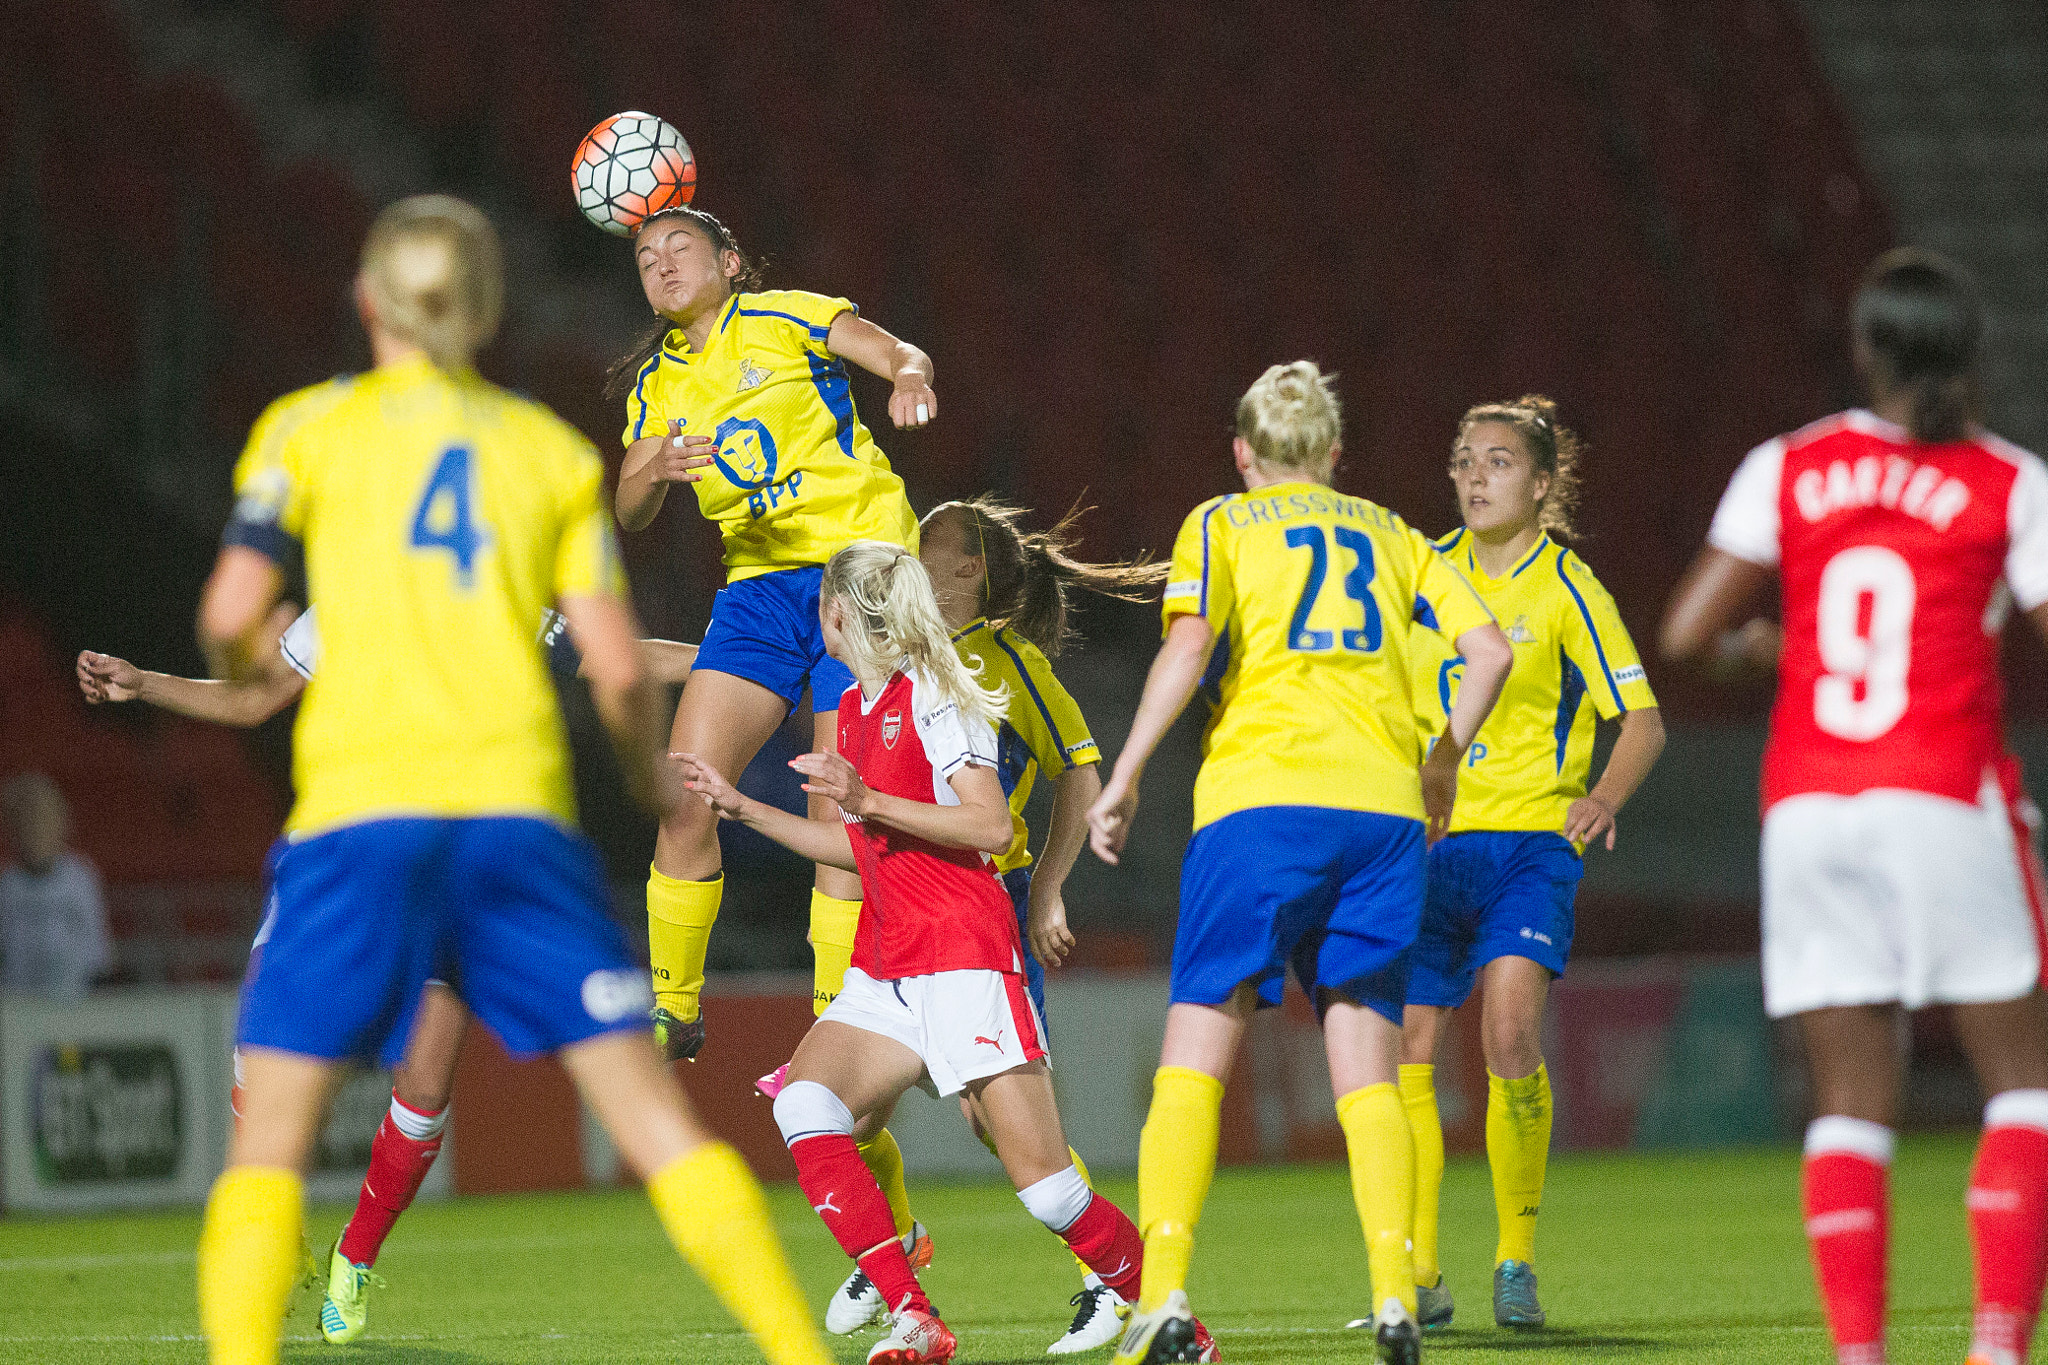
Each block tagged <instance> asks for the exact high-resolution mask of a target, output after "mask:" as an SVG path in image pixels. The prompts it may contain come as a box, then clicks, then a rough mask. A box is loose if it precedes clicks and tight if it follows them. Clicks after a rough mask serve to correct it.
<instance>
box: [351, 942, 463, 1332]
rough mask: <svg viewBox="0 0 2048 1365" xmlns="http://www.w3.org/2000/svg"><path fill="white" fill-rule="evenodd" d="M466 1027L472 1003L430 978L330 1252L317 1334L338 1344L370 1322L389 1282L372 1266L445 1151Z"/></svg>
mask: <svg viewBox="0 0 2048 1365" xmlns="http://www.w3.org/2000/svg"><path fill="white" fill-rule="evenodd" d="M468 1030H469V1010H468V1009H467V1008H465V1007H464V1005H463V1003H462V1001H461V1000H460V999H459V998H458V997H457V996H456V994H455V992H454V991H452V990H450V989H449V988H448V987H447V986H446V985H444V984H442V983H441V982H438V981H433V982H429V983H428V984H427V986H426V988H425V990H424V991H422V992H421V994H420V1007H419V1012H418V1014H417V1015H415V1016H414V1019H413V1027H412V1036H411V1037H410V1038H409V1039H407V1040H406V1047H405V1057H404V1059H403V1060H401V1061H400V1062H399V1064H398V1067H397V1069H396V1070H395V1071H394V1072H393V1073H392V1085H391V1111H390V1112H389V1113H388V1114H386V1115H385V1116H384V1121H383V1123H381V1124H379V1125H378V1128H377V1136H376V1138H375V1139H374V1140H373V1141H372V1142H371V1144H370V1169H369V1171H368V1173H367V1174H365V1175H364V1177H363V1188H362V1190H361V1191H360V1192H359V1193H358V1194H357V1196H356V1207H355V1211H354V1212H353V1213H352V1214H351V1215H350V1216H349V1220H348V1223H347V1225H346V1226H344V1227H343V1228H342V1230H341V1235H340V1236H339V1237H338V1238H336V1239H335V1242H334V1245H333V1246H332V1247H331V1248H330V1249H329V1251H328V1254H327V1292H326V1295H325V1296H324V1298H323V1299H322V1301H321V1304H320V1334H321V1336H323V1337H325V1338H326V1339H327V1340H328V1341H329V1342H330V1343H332V1344H334V1345H336V1346H340V1345H345V1344H347V1343H348V1342H351V1341H354V1340H355V1339H356V1338H357V1337H359V1336H361V1335H362V1334H363V1331H364V1330H365V1328H367V1327H368V1325H369V1291H370V1290H371V1288H373V1287H381V1286H382V1285H383V1283H384V1281H383V1278H382V1277H381V1276H379V1275H377V1274H375V1273H374V1272H373V1271H372V1270H371V1267H372V1266H374V1265H376V1263H377V1255H378V1253H379V1252H380V1251H382V1250H383V1247H384V1239H385V1238H386V1237H388V1236H390V1235H391V1229H392V1228H393V1227H394V1226H396V1225H397V1223H398V1219H399V1216H400V1215H401V1214H403V1213H404V1212H405V1211H406V1209H408V1208H410V1207H411V1206H412V1201H413V1197H414V1196H415V1195H417V1194H418V1193H419V1189H420V1184H421V1182H423V1181H424V1180H425V1179H426V1178H427V1172H428V1171H429V1170H431V1169H433V1165H434V1159H435V1158H436V1157H437V1156H439V1155H440V1153H441V1136H442V1133H443V1131H444V1130H445V1128H446V1126H447V1121H448V1101H449V1098H450V1096H451V1095H452V1094H453V1093H454V1090H455V1064H456V1062H457V1061H458V1060H460V1058H461V1056H462V1040H463V1037H464V1035H465V1034H466V1033H467V1032H468Z"/></svg>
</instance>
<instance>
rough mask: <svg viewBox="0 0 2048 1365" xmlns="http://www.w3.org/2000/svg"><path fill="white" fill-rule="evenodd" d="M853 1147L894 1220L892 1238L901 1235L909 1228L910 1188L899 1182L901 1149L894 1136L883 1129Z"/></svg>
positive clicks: (906, 1232)
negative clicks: (873, 1180) (894, 1226)
mask: <svg viewBox="0 0 2048 1365" xmlns="http://www.w3.org/2000/svg"><path fill="white" fill-rule="evenodd" d="M854 1147H855V1150H857V1151H858V1152H859V1153H860V1159H861V1160H862V1161H864V1162H866V1163H867V1167H868V1170H869V1172H870V1173H872V1174H873V1175H874V1177H875V1183H876V1184H877V1185H880V1186H881V1187H882V1197H883V1198H885V1199H887V1200H888V1201H889V1215H890V1216H891V1217H892V1218H894V1219H895V1220H896V1235H897V1236H898V1237H902V1236H905V1235H906V1234H908V1233H909V1231H910V1226H911V1218H910V1187H909V1186H907V1185H905V1184H904V1183H903V1149H902V1148H901V1147H898V1146H897V1145H896V1136H895V1134H893V1133H891V1132H890V1131H889V1130H888V1129H887V1128H884V1129H883V1130H882V1131H881V1132H879V1133H877V1134H875V1135H874V1136H873V1137H871V1138H869V1139H868V1140H867V1141H866V1142H858V1143H855V1144H854Z"/></svg>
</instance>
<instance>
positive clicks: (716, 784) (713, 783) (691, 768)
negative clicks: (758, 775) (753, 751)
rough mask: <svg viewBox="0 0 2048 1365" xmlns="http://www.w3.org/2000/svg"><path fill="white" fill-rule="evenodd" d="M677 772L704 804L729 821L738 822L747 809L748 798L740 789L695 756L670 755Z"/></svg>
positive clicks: (685, 784) (685, 785)
mask: <svg viewBox="0 0 2048 1365" xmlns="http://www.w3.org/2000/svg"><path fill="white" fill-rule="evenodd" d="M669 758H670V759H671V760H673V762H674V764H675V771H677V772H680V773H681V774H682V776H683V786H684V787H686V788H688V789H689V790H690V791H693V792H695V793H697V795H698V796H700V797H702V798H703V799H704V804H705V805H707V806H709V807H711V809H713V810H715V811H717V812H718V813H719V815H721V816H723V817H724V818H725V819H727V820H737V819H739V818H740V813H741V812H742V811H744V810H745V809H746V806H747V798H746V797H744V796H742V795H740V793H739V789H738V788H736V787H734V786H733V785H732V783H730V782H728V781H726V780H725V778H724V777H723V776H722V775H721V774H720V773H719V771H718V769H716V768H714V767H712V766H711V765H710V764H709V763H706V762H705V761H704V760H703V759H701V758H699V757H697V755H695V754H670V755H669Z"/></svg>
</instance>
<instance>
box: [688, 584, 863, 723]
mask: <svg viewBox="0 0 2048 1365" xmlns="http://www.w3.org/2000/svg"><path fill="white" fill-rule="evenodd" d="M824 576H825V570H824V567H823V566H822V565H818V564H811V565H807V566H806V567H804V568H801V569H779V570H777V571H776V572H774V573H764V574H758V575H756V576H755V577H753V578H742V579H741V580H740V581H739V582H737V583H729V584H727V585H726V586H725V587H723V588H721V589H719V590H718V594H717V596H715V597H713V598H712V599H711V625H710V626H709V627H708V628H707V629H706V630H705V632H704V643H703V644H701V645H699V646H698V647H697V662H696V665H695V667H696V668H698V669H707V668H708V669H713V670H715V671H717V672H719V673H730V674H732V675H733V676H734V677H736V678H745V679H746V680H747V681H748V682H756V683H759V684H761V686H763V687H765V688H767V689H768V690H769V691H770V692H773V693H774V694H775V695H777V696H778V697H781V698H782V699H783V700H784V701H786V702H788V703H789V704H790V705H791V706H792V707H793V706H795V705H796V704H797V703H798V702H799V701H802V700H803V695H804V684H805V683H807V682H808V683H809V684H810V687H811V709H812V710H813V711H837V710H838V709H839V698H840V697H842V696H843V695H845V693H846V689H847V688H849V687H851V686H853V674H852V673H851V672H849V671H848V669H847V667H846V665H845V664H843V663H840V662H839V660H837V659H835V658H833V657H832V656H831V655H829V654H827V653H826V652H825V630H824V627H822V626H820V625H819V624H818V582H819V580H820V579H822V578H824Z"/></svg>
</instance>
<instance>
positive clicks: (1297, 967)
mask: <svg viewBox="0 0 2048 1365" xmlns="http://www.w3.org/2000/svg"><path fill="white" fill-rule="evenodd" d="M1426 856H1427V855H1426V852H1425V849H1424V845H1423V836H1422V822H1421V821H1420V820H1406V819H1403V818H1401V817H1400V816H1396V815H1380V814H1376V813H1374V812H1370V811H1350V810H1331V809H1329V808H1327V807H1324V806H1261V807H1258V808H1256V809H1253V810H1241V811H1238V812H1237V813H1236V814H1235V815H1226V816H1224V817H1223V818H1222V819H1221V820H1218V821H1216V822H1215V823H1214V824H1210V825H1205V826H1203V827H1202V828H1201V829H1199V830H1197V831H1195V837H1194V838H1192V839H1190V840H1189V841H1188V851H1187V856H1186V857H1185V858H1184V859H1183V860H1182V862H1181V868H1180V927H1179V930H1178V931H1177V932H1176V934H1175V936H1174V941H1173V999H1174V1001H1175V1003H1177V1004H1191V1005H1220V1004H1222V1003H1223V1002H1224V1001H1226V1000H1228V999H1229V998H1230V995H1231V992H1232V991H1235V990H1236V989H1237V988H1238V986H1239V985H1241V984H1242V983H1244V982H1247V981H1250V982H1253V983H1255V984H1256V985H1257V986H1258V991H1259V1004H1260V1006H1261V1007H1262V1008H1263V1007H1265V1006H1268V1005H1277V1004H1279V1003H1280V994H1281V991H1282V990H1283V989H1284V987H1285V986H1286V975H1285V974H1286V971H1287V968H1288V966H1289V965H1290V964H1291V965H1292V966H1293V968H1294V975H1295V978H1296V979H1297V980H1299V981H1300V982H1301V986H1302V989H1303V990H1305V991H1307V992H1308V994H1309V998H1310V999H1311V1000H1315V999H1316V997H1317V991H1318V990H1319V989H1320V990H1328V991H1332V992H1335V993H1336V994H1338V995H1340V996H1343V997H1345V998H1346V999H1349V1000H1351V1001H1353V1002H1355V1003H1357V1004H1360V1005H1365V1006H1368V1007H1370V1008H1371V1009H1373V1010H1376V1011H1378V1012H1379V1013H1380V1014H1382V1015H1384V1016H1386V1017H1387V1018H1388V1019H1391V1020H1393V1021H1394V1022H1395V1023H1399V1022H1400V1021H1401V1006H1402V1004H1403V1002H1404V1001H1405V999H1406V994H1407V986H1408V945H1409V944H1411V943H1413V942H1414V940H1415V928H1416V925H1417V923H1418V922H1419V921H1420V919H1421V917H1422V891H1423V881H1424V877H1425V872H1424V869H1425V867H1426ZM1318 1008H1319V1009H1320V1002H1319V1003H1318Z"/></svg>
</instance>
